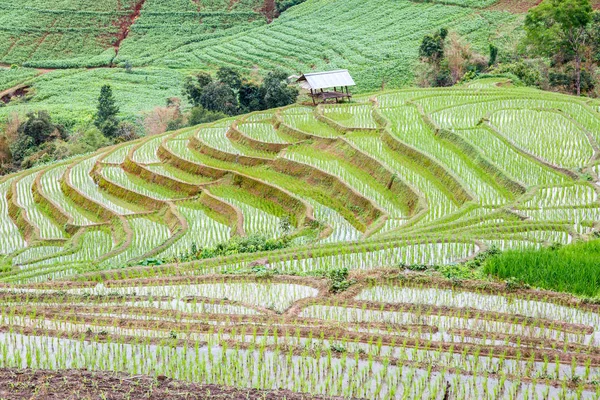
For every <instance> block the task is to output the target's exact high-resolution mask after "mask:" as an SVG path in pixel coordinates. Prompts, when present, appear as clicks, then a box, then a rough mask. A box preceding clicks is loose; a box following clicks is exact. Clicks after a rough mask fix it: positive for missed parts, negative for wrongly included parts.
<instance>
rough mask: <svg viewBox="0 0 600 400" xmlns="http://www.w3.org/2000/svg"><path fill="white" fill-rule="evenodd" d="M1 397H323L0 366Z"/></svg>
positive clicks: (114, 399)
mask: <svg viewBox="0 0 600 400" xmlns="http://www.w3.org/2000/svg"><path fill="white" fill-rule="evenodd" d="M0 399H10V400H12V399H31V400H33V399H35V400H55V399H56V400H58V399H60V400H75V399H77V400H80V399H81V400H83V399H89V400H92V399H93V400H95V399H111V400H120V399H131V400H138V399H139V400H142V399H144V400H147V399H156V400H158V399H160V400H173V399H211V400H225V399H227V400H238V399H239V400H242V399H243V400H246V399H261V400H276V399H287V400H325V399H331V400H334V399H338V398H333V397H321V396H312V395H308V394H301V393H294V392H291V391H289V390H257V389H237V388H231V387H225V386H220V385H201V384H195V383H188V382H181V381H175V380H172V379H169V378H167V377H165V376H158V377H157V378H153V377H149V376H146V375H136V376H130V375H126V374H120V373H110V372H96V371H83V370H66V371H48V370H29V369H25V370H18V369H0Z"/></svg>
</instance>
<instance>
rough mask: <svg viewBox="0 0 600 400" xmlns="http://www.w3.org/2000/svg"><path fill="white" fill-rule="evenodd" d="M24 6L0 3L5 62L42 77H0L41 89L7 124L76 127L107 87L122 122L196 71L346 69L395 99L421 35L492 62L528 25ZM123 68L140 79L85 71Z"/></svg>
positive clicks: (417, 11) (327, 8)
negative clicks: (41, 119)
mask: <svg viewBox="0 0 600 400" xmlns="http://www.w3.org/2000/svg"><path fill="white" fill-rule="evenodd" d="M25 3H27V4H22V3H19V5H15V4H14V2H12V1H7V0H2V1H0V9H1V10H2V11H3V12H2V15H1V16H0V22H1V24H0V25H1V26H2V28H1V29H0V63H1V64H5V65H7V66H9V65H11V64H16V65H19V66H22V67H25V68H41V69H46V70H41V71H35V70H32V69H24V70H22V71H20V72H19V73H18V74H15V73H14V72H8V71H2V70H0V91H2V90H5V89H8V88H10V87H13V86H16V85H17V84H21V83H27V84H29V85H32V86H33V90H34V92H33V95H32V97H31V99H30V100H29V101H28V102H27V104H22V103H18V102H13V103H11V104H9V105H8V107H4V108H2V109H0V116H6V115H7V114H8V113H10V112H13V111H18V112H25V111H26V110H35V109H48V110H51V111H52V112H53V115H55V117H56V118H58V119H59V120H73V119H75V120H76V121H77V122H80V121H85V120H86V119H89V116H90V115H91V114H92V113H93V107H94V101H92V99H95V97H97V95H98V90H99V87H100V86H101V85H102V84H105V83H109V84H111V85H113V87H115V89H116V90H115V92H116V96H117V98H118V100H119V101H120V103H121V104H122V107H123V110H122V112H123V115H124V116H132V115H136V114H138V113H139V112H140V111H143V110H149V109H152V108H153V107H155V106H158V105H160V106H162V105H164V102H165V99H166V98H168V97H173V96H179V97H181V84H182V82H183V79H184V78H185V76H186V75H188V74H189V73H191V71H197V70H207V71H215V70H216V69H217V68H219V67H221V66H229V67H233V68H235V69H238V70H239V71H240V72H242V73H244V74H246V75H249V76H254V77H256V76H260V75H261V74H262V73H264V72H265V71H271V70H273V69H276V68H283V69H284V70H286V71H288V72H289V73H300V72H307V71H312V70H329V69H336V68H347V69H349V70H350V72H351V73H352V75H353V76H354V78H355V80H356V82H357V84H358V87H357V90H358V91H362V92H364V91H372V90H376V89H379V88H381V87H386V88H399V87H402V86H404V85H406V84H409V83H411V82H412V81H413V78H414V67H415V65H416V63H417V58H418V57H417V56H418V46H419V43H420V41H421V39H422V37H423V36H424V35H425V34H428V33H430V32H432V31H434V30H436V29H439V28H440V27H447V28H449V29H450V30H452V31H456V32H458V33H459V34H460V35H462V36H463V37H464V38H465V40H467V41H468V42H470V43H472V45H473V47H474V49H476V50H478V51H481V52H483V53H485V52H487V49H488V45H489V43H494V44H496V45H497V46H499V47H501V48H502V47H511V46H513V45H514V39H515V37H516V36H518V35H519V34H518V32H519V30H518V29H517V28H519V27H520V23H521V21H522V15H518V14H512V13H509V12H506V11H501V10H500V11H498V10H488V9H487V8H485V7H486V6H487V5H488V4H490V3H493V2H492V1H485V2H479V1H456V2H440V3H435V2H425V3H420V2H412V1H409V0H397V1H392V2H390V1H387V0H374V1H360V0H350V1H348V0H335V1H331V0H308V1H306V2H304V3H303V4H300V5H298V6H295V7H292V8H290V9H288V10H287V11H285V12H284V13H283V14H282V15H281V16H280V17H279V18H277V19H275V20H274V21H273V22H272V23H270V24H267V21H266V18H265V16H264V15H263V14H262V13H261V12H260V10H261V8H262V5H263V3H262V2H261V1H257V0H245V1H234V2H229V1H205V0H202V1H200V0H198V1H192V0H178V1H164V0H146V1H138V2H134V1H121V2H117V1H115V0H103V1H97V2H89V4H88V3H87V2H86V3H85V4H81V2H69V1H66V0H60V1H59V0H51V1H44V2H41V1H37V0H26V1H25ZM446 3H448V4H450V3H452V4H453V3H456V4H458V6H455V5H447V4H446ZM140 4H141V5H142V6H141V9H139V11H137V8H136V7H138V6H139V5H140ZM23 9H24V10H26V12H23ZM15 21H17V22H18V23H15ZM117 53H118V54H117ZM126 64H128V65H129V64H130V65H132V66H133V67H134V70H133V71H134V73H131V74H126V73H125V71H124V70H123V69H122V68H101V69H92V70H89V69H87V68H88V67H109V66H112V65H115V66H120V67H123V66H125V65H126ZM53 68H68V70H67V71H61V70H58V71H52V70H51V71H47V69H53ZM78 68H79V69H78ZM42 72H43V73H44V74H43V75H38V76H36V74H39V73H42ZM14 75H18V76H14ZM4 76H6V77H4ZM74 93H75V96H73V94H74ZM67 109H68V110H67Z"/></svg>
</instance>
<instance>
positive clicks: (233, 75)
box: [217, 67, 242, 91]
mask: <svg viewBox="0 0 600 400" xmlns="http://www.w3.org/2000/svg"><path fill="white" fill-rule="evenodd" d="M217 80H218V81H219V82H222V83H224V84H226V85H228V86H229V87H230V88H232V89H233V90H235V91H238V90H240V87H241V86H242V76H241V75H240V73H239V72H237V71H236V70H234V69H232V68H229V67H221V68H219V70H218V71H217Z"/></svg>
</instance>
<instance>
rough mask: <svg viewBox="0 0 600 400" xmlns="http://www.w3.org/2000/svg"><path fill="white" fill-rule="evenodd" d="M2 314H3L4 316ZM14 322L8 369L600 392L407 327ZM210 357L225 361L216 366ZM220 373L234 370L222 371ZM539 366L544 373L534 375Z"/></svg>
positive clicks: (6, 348)
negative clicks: (417, 335) (416, 335)
mask: <svg viewBox="0 0 600 400" xmlns="http://www.w3.org/2000/svg"><path fill="white" fill-rule="evenodd" d="M89 299H90V298H88V299H87V300H86V301H89ZM74 304H77V303H76V302H74ZM15 311H16V310H15ZM37 312H38V310H29V313H28V314H26V315H27V316H28V318H29V320H31V319H35V318H38V315H37ZM39 312H40V314H41V311H39ZM6 313H7V312H6V311H3V316H5V317H6ZM8 314H9V316H8V319H9V322H12V323H11V324H10V326H12V328H10V326H9V327H8V329H5V330H4V333H3V334H2V335H3V336H4V338H5V341H4V345H3V346H2V350H0V353H1V355H0V359H1V360H2V364H3V365H5V366H6V365H9V366H15V365H20V366H30V367H37V368H65V367H70V368H78V367H83V366H84V363H86V362H87V363H88V364H87V365H86V367H87V368H91V369H109V370H120V371H126V372H129V373H133V374H140V373H149V372H151V373H155V374H165V375H167V376H171V377H174V378H180V379H187V380H193V381H199V382H207V383H221V384H228V385H237V386H246V387H247V386H257V387H265V388H280V387H284V388H289V389H292V390H296V391H305V392H310V393H325V392H324V390H326V391H327V393H328V394H331V393H332V392H333V393H335V394H340V395H352V396H358V397H367V398H402V397H403V396H407V397H410V396H411V395H412V396H414V395H425V396H426V397H430V396H433V397H434V398H442V397H443V396H444V391H445V390H446V387H447V385H446V381H450V382H452V385H451V386H453V387H452V388H451V390H453V393H454V394H455V395H457V396H458V395H459V394H460V393H462V395H464V397H461V396H458V397H459V398H469V396H482V395H483V394H485V393H487V392H486V390H490V393H495V394H498V393H501V392H504V391H505V390H511V391H515V394H521V395H522V394H523V393H524V392H531V391H533V392H536V393H538V392H539V393H538V394H540V395H543V394H544V393H552V394H557V393H560V392H565V393H566V394H568V395H575V394H576V393H587V394H591V393H593V392H594V390H595V387H594V386H593V384H592V383H590V382H593V380H594V379H595V375H594V374H596V373H597V371H596V369H595V367H594V366H593V365H592V364H589V365H587V366H586V365H585V364H583V367H581V365H580V364H575V363H573V365H569V363H565V366H563V365H562V364H560V362H564V361H563V360H560V361H555V360H553V359H550V360H546V362H545V365H546V367H545V368H546V370H544V364H543V362H541V361H536V359H535V357H534V356H532V357H531V358H529V357H526V356H525V355H523V356H520V354H521V352H520V351H517V352H516V353H515V352H511V351H510V350H509V349H506V348H505V349H502V348H500V349H499V350H497V351H496V350H495V349H488V348H486V347H485V346H477V345H470V344H468V343H465V344H462V345H461V344H456V345H450V346H448V345H446V344H443V343H437V342H432V341H428V340H420V339H417V340H415V339H411V338H410V337H408V338H407V337H402V336H398V335H397V333H399V332H401V331H402V326H396V329H394V330H391V329H390V330H388V332H387V333H386V334H381V333H378V334H376V335H372V334H371V335H370V334H368V333H367V334H366V333H362V334H357V333H352V332H346V331H343V330H340V329H336V328H337V327H336V325H335V324H331V323H327V324H322V323H321V324H319V323H318V322H315V321H314V320H311V321H306V320H301V319H298V320H292V321H289V320H288V321H286V320H281V321H277V320H276V318H275V317H272V318H269V319H267V321H265V322H266V323H265V325H261V324H258V323H256V322H253V323H251V324H245V323H244V322H247V321H248V320H250V319H251V318H252V319H253V318H254V317H253V316H250V317H248V316H246V319H245V320H244V319H242V320H236V319H235V318H233V317H231V316H228V317H226V318H225V319H223V320H222V321H221V324H213V325H208V324H197V323H196V324H194V323H192V322H184V323H181V322H180V323H178V324H176V325H174V324H165V323H164V322H160V323H158V322H156V323H154V324H152V323H151V324H146V323H144V321H139V320H134V321H132V322H130V321H123V320H121V319H116V318H118V316H115V315H110V314H109V317H107V318H101V317H98V316H94V317H93V318H89V317H88V318H87V319H86V318H85V317H83V316H82V315H80V314H81V313H80V312H79V311H77V314H79V315H78V318H73V316H70V315H69V314H68V312H65V311H64V310H61V311H60V312H56V313H54V314H46V315H48V316H49V317H50V322H49V323H46V324H40V325H38V326H34V327H32V326H31V325H29V326H27V325H25V326H24V325H23V321H19V320H18V319H17V315H16V312H15V313H12V314H11V312H10V311H8ZM83 315H85V312H84V313H83ZM203 317H204V318H206V317H205V316H203ZM11 318H12V320H11ZM206 320H208V318H206ZM278 322H279V323H278ZM23 326H24V327H23ZM174 327H176V328H175V329H174ZM405 328H410V329H414V327H413V326H405ZM390 333H391V334H390ZM34 335H35V336H34ZM211 352H215V353H217V354H220V355H221V356H222V357H216V358H214V359H213V358H211ZM580 358H581V357H580ZM252 361H254V363H253V362H252ZM575 361H579V362H581V360H575ZM248 363H249V364H248ZM271 363H273V364H271ZM536 363H538V364H539V363H542V366H539V365H537V364H536ZM555 363H558V364H560V366H561V367H560V368H562V369H565V368H566V369H568V368H572V369H573V371H572V372H571V373H572V375H569V373H568V372H564V375H563V373H558V372H557V373H556V375H555V376H551V374H552V373H553V372H552V371H553V366H554V365H555ZM217 364H219V365H217ZM221 365H223V366H226V367H228V368H229V370H230V371H229V372H226V371H227V369H223V370H221V369H220V366H221ZM534 367H535V368H540V370H541V371H546V372H542V373H540V374H537V375H534V374H532V373H531V371H533V370H534ZM556 368H557V370H558V369H560V368H559V366H557V367H556ZM211 371H214V375H213V374H211ZM232 372H233V373H232ZM573 374H577V375H573ZM579 374H581V377H580V380H579V381H577V383H578V384H577V385H573V383H572V382H573V381H574V379H573V376H580V375H579ZM342 376H343V377H342ZM415 376H419V384H417V385H416V386H415V385H413V384H411V379H413V378H414V377H415ZM423 377H425V378H423ZM456 377H458V378H457V379H455V378H456ZM526 377H530V378H526ZM353 383H356V385H353ZM423 385H424V386H425V388H423V387H422V386H423ZM466 388H468V390H467V391H466V392H461V391H465V390H466ZM486 388H487V389H486ZM438 396H439V397H438Z"/></svg>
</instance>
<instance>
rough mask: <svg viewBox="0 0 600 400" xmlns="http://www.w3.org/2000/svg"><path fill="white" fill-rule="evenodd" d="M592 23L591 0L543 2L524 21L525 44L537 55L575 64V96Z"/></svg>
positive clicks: (578, 89) (579, 92) (579, 88)
mask: <svg viewBox="0 0 600 400" xmlns="http://www.w3.org/2000/svg"><path fill="white" fill-rule="evenodd" d="M592 19H593V9H592V5H591V3H590V0H544V1H543V2H542V3H541V4H539V5H538V6H536V7H534V8H532V9H531V10H529V12H528V13H527V17H526V18H525V31H526V32H527V41H528V42H529V43H530V44H532V45H533V47H534V49H535V50H536V51H537V52H538V53H539V54H541V55H545V56H548V57H554V56H556V55H561V56H562V57H564V58H565V59H572V60H573V61H574V64H575V89H576V91H577V95H580V94H581V63H582V58H583V55H584V52H585V50H586V47H587V45H588V43H589V39H590V34H591V32H590V30H591V22H592Z"/></svg>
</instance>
